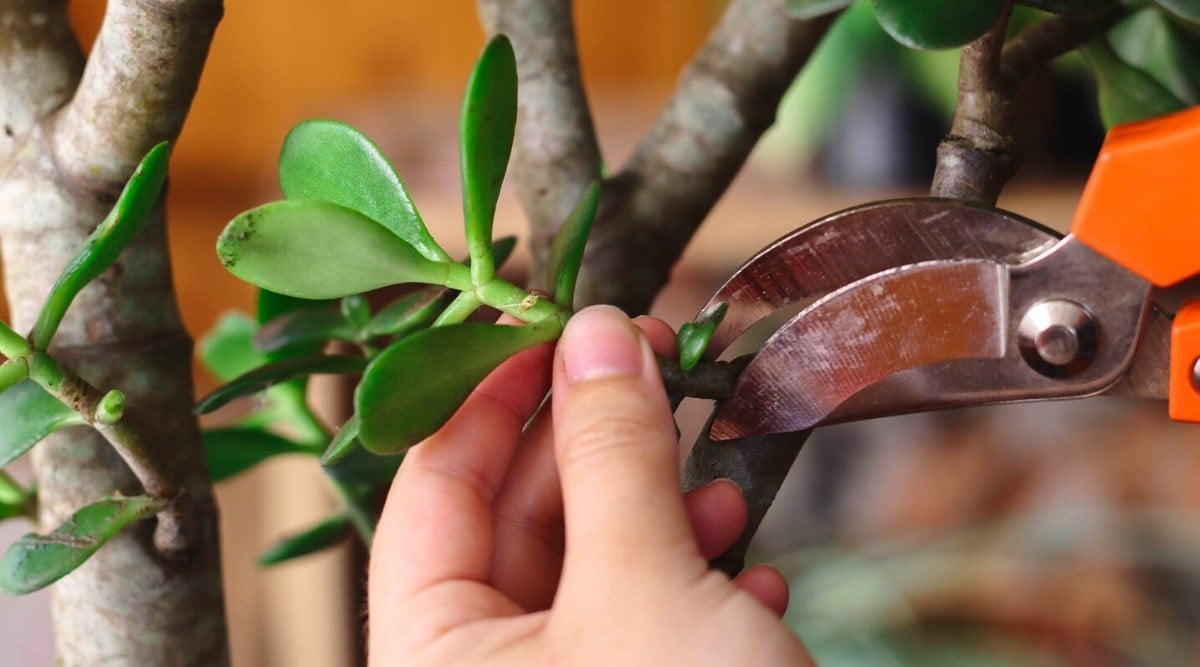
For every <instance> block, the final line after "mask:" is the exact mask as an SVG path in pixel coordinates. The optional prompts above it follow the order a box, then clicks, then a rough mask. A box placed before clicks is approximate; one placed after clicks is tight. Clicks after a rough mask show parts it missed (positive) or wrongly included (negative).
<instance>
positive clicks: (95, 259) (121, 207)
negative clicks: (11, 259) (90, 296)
mask: <svg viewBox="0 0 1200 667" xmlns="http://www.w3.org/2000/svg"><path fill="white" fill-rule="evenodd" d="M169 158H170V152H169V150H168V149H167V143H166V142H165V141H164V142H162V143H160V144H158V145H157V146H155V147H154V148H151V149H150V152H149V153H147V154H146V157H144V158H142V162H141V164H139V165H138V166H137V169H135V170H134V172H133V175H132V176H130V177H129V182H128V183H126V184H125V189H124V190H122V191H121V195H120V196H119V197H118V198H117V203H116V205H115V206H113V209H112V211H110V212H109V214H108V216H107V217H105V218H104V220H103V221H102V222H101V223H100V224H99V225H98V226H97V227H96V229H95V230H94V231H92V233H91V235H90V236H88V239H87V242H86V243H85V244H84V246H83V248H81V249H80V250H79V252H77V253H76V254H75V257H73V258H72V259H71V261H70V262H69V263H68V264H67V267H66V268H65V269H63V272H62V273H61V274H60V275H59V276H58V280H57V281H56V282H55V283H54V287H52V288H50V293H49V294H48V295H46V302H45V303H44V304H43V305H42V311H41V312H40V313H38V318H37V322H36V323H34V325H33V333H32V334H31V336H32V339H33V346H34V347H35V348H37V349H39V350H45V349H46V348H47V347H49V346H50V339H51V338H53V337H54V332H55V331H57V330H58V325H59V324H60V323H61V322H62V318H63V315H64V314H66V312H67V308H68V307H69V306H70V305H71V302H72V301H74V300H75V296H76V295H77V294H79V290H81V289H83V288H84V286H86V285H87V284H88V283H90V282H92V281H93V280H95V279H96V278H98V277H99V276H100V274H101V273H104V271H105V270H107V269H108V267H110V266H112V264H113V262H115V261H116V260H117V255H119V254H121V251H122V250H124V249H125V246H127V245H129V242H130V241H131V240H132V239H133V235H134V234H135V233H136V232H137V230H139V229H141V227H142V223H144V222H145V221H146V216H147V215H149V213H150V209H151V208H153V207H154V203H155V202H157V201H158V195H159V193H160V192H161V191H162V186H163V182H164V181H165V180H166V178H167V160H168V159H169Z"/></svg>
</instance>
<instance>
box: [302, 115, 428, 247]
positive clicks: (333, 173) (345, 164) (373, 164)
mask: <svg viewBox="0 0 1200 667" xmlns="http://www.w3.org/2000/svg"><path fill="white" fill-rule="evenodd" d="M279 187H280V188H281V189H282V190H283V196H284V197H287V198H288V199H319V200H321V201H327V202H332V203H334V204H339V205H341V206H345V207H346V208H349V209H353V210H355V211H358V212H359V213H362V214H363V215H365V216H367V217H368V218H370V219H372V220H374V221H375V222H377V223H379V224H380V225H383V227H385V228H386V229H387V230H388V231H390V232H392V233H393V234H395V235H396V236H398V237H400V238H402V239H404V240H405V241H406V242H408V243H409V245H411V246H412V247H414V248H416V249H417V252H419V253H421V254H422V255H424V256H425V257H426V258H428V259H432V260H436V261H446V260H449V259H450V256H449V255H447V254H446V251H445V250H442V248H441V246H439V245H438V244H437V242H436V241H434V240H433V237H432V236H430V235H429V230H428V229H427V228H426V227H425V222H424V221H423V220H422V219H421V214H420V213H418V212H417V207H416V206H415V205H413V201H412V197H410V196H409V195H408V190H407V189H405V187H404V182H403V181H401V180H400V177H399V176H398V175H397V174H396V169H395V167H393V166H392V163H391V162H390V161H388V159H387V158H386V157H385V156H384V155H383V151H381V150H379V147H378V146H376V145H375V143H374V142H373V141H371V140H370V139H368V138H367V136H366V135H364V134H363V133H362V132H359V131H358V130H357V129H355V128H353V127H351V126H349V125H346V124H345V123H339V122H337V121H333V120H307V121H304V122H303V123H300V124H299V125H297V126H296V127H294V128H292V131H291V132H288V135H287V138H286V139H284V141H283V151H282V152H281V153H280V155H279Z"/></svg>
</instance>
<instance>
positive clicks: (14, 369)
mask: <svg viewBox="0 0 1200 667" xmlns="http://www.w3.org/2000/svg"><path fill="white" fill-rule="evenodd" d="M27 377H29V363H28V362H27V361H26V360H24V359H9V360H8V361H6V362H4V363H2V364H0V393H3V392H5V391H8V390H9V389H10V388H12V386H13V385H15V384H16V383H18V382H20V381H21V380H24V379H25V378H27Z"/></svg>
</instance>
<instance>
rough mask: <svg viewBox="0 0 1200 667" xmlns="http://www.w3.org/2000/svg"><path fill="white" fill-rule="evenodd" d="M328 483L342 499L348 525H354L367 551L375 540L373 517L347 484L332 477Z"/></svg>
mask: <svg viewBox="0 0 1200 667" xmlns="http://www.w3.org/2000/svg"><path fill="white" fill-rule="evenodd" d="M329 483H330V484H331V485H332V486H333V489H334V491H336V492H337V494H338V497H339V498H341V499H342V504H343V505H345V506H346V512H347V513H348V514H349V515H350V523H353V524H354V530H355V531H357V532H358V536H359V537H361V538H362V541H363V545H365V546H366V547H367V548H368V549H369V548H370V547H371V541H372V540H374V539H375V516H374V515H373V514H372V513H371V511H370V509H369V508H367V507H364V506H363V504H362V499H361V498H359V497H358V494H357V493H355V492H354V489H353V488H351V487H350V485H349V484H346V483H345V482H342V481H341V480H337V479H333V478H332V477H330V478H329Z"/></svg>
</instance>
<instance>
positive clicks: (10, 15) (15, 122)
mask: <svg viewBox="0 0 1200 667" xmlns="http://www.w3.org/2000/svg"><path fill="white" fill-rule="evenodd" d="M81 71H83V52H82V51H80V49H79V44H78V43H77V42H76V41H75V35H74V33H72V32H71V25H70V23H69V22H68V21H67V2H66V0H8V1H7V2H4V3H3V4H2V5H0V91H3V92H2V93H0V175H2V174H3V173H4V171H5V165H7V164H8V163H9V161H10V160H11V159H12V156H13V154H14V153H15V152H16V150H17V148H18V147H19V146H20V145H21V143H22V142H24V141H25V138H26V137H27V135H28V134H29V131H30V130H31V129H33V126H34V125H36V124H37V123H39V122H40V121H41V119H42V117H44V116H45V115H46V114H47V113H49V112H51V111H53V110H54V109H56V108H58V107H59V106H61V105H62V104H63V103H64V102H66V101H67V100H68V99H69V98H70V96H71V92H72V91H73V90H74V88H75V82H76V81H77V80H78V79H79V73H80V72H81Z"/></svg>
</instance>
